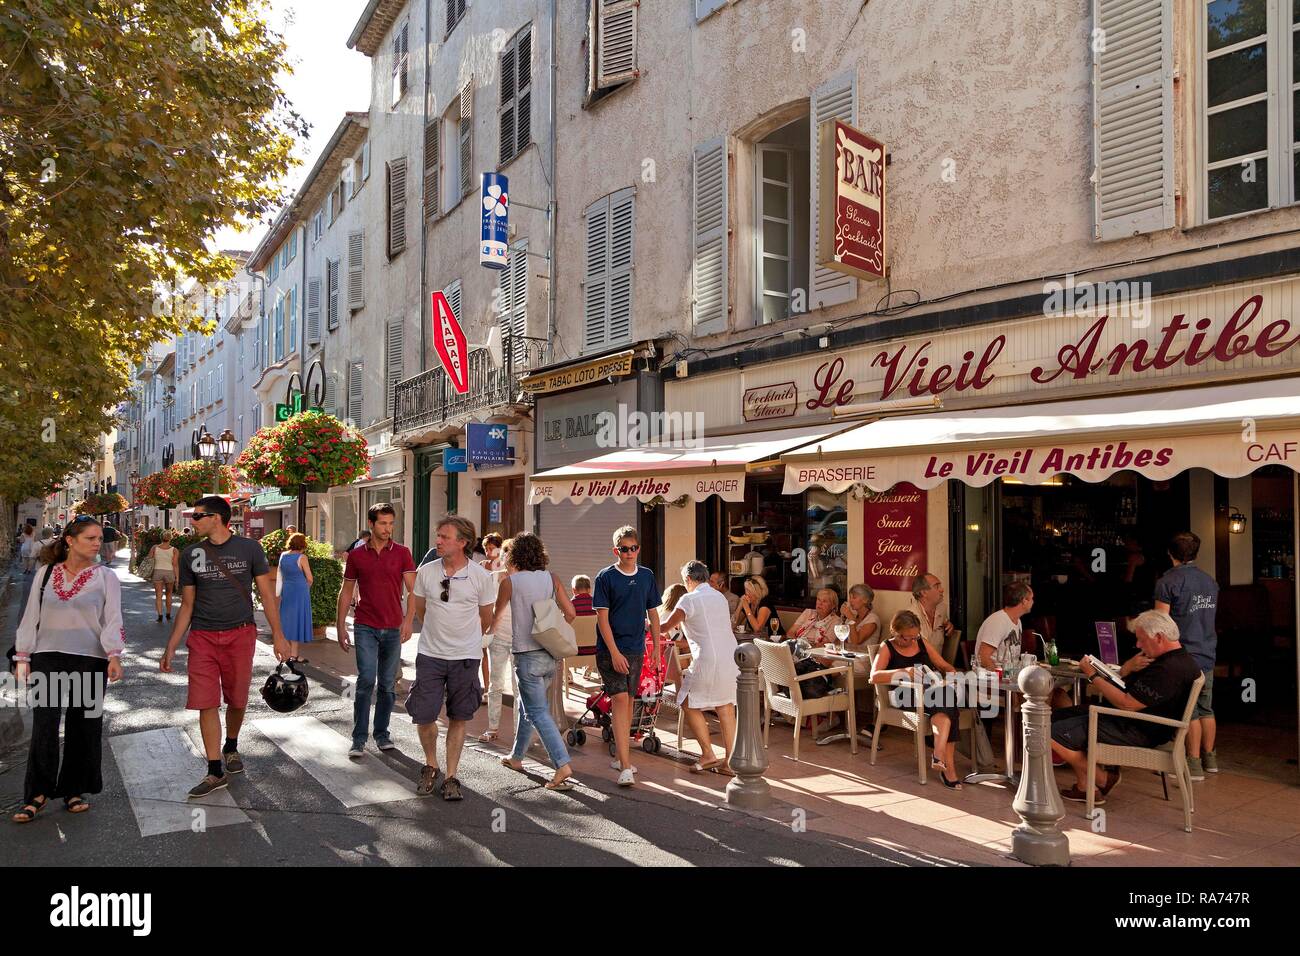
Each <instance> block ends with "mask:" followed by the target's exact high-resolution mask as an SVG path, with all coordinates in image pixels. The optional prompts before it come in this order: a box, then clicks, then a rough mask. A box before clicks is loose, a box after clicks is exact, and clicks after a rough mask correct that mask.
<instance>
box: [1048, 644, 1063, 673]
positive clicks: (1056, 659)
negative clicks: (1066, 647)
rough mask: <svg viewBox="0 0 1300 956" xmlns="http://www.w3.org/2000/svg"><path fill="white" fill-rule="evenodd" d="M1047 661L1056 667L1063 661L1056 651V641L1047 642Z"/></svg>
mask: <svg viewBox="0 0 1300 956" xmlns="http://www.w3.org/2000/svg"><path fill="white" fill-rule="evenodd" d="M1047 663H1049V664H1051V665H1052V666H1053V667H1055V666H1056V665H1057V664H1059V663H1061V658H1060V656H1059V655H1058V654H1057V653H1056V641H1048V642H1047Z"/></svg>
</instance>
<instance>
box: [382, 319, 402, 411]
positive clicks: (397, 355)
mask: <svg viewBox="0 0 1300 956" xmlns="http://www.w3.org/2000/svg"><path fill="white" fill-rule="evenodd" d="M402 331H403V329H402V320H401V319H390V320H389V322H388V332H387V336H386V337H385V340H384V369H385V372H386V373H387V374H386V375H385V381H384V411H385V414H386V415H392V414H393V398H394V396H395V395H396V394H397V386H398V385H399V384H400V383H401V381H402Z"/></svg>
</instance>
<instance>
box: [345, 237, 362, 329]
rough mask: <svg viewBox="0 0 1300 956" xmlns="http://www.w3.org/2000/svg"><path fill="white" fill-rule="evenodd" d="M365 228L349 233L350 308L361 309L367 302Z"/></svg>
mask: <svg viewBox="0 0 1300 956" xmlns="http://www.w3.org/2000/svg"><path fill="white" fill-rule="evenodd" d="M365 238H366V235H365V230H364V229H357V230H356V231H354V232H349V233H348V308H349V309H353V310H355V309H360V308H362V307H363V306H364V305H365V304H366V281H365V280H366V274H365V261H364V259H363V258H362V252H363V251H364V249H365Z"/></svg>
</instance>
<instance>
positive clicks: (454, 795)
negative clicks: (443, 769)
mask: <svg viewBox="0 0 1300 956" xmlns="http://www.w3.org/2000/svg"><path fill="white" fill-rule="evenodd" d="M439 792H440V793H441V794H442V799H444V800H464V799H465V798H464V797H463V796H462V795H461V792H460V781H459V780H457V779H456V778H455V777H448V778H447V779H446V780H444V781H443V782H442V788H441V789H440V790H439Z"/></svg>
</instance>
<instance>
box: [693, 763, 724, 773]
mask: <svg viewBox="0 0 1300 956" xmlns="http://www.w3.org/2000/svg"><path fill="white" fill-rule="evenodd" d="M721 766H722V761H721V760H714V761H713V762H712V763H700V762H699V761H698V760H697V761H695V763H693V764H691V773H717V772H718V768H719V767H721Z"/></svg>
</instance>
